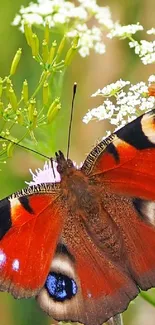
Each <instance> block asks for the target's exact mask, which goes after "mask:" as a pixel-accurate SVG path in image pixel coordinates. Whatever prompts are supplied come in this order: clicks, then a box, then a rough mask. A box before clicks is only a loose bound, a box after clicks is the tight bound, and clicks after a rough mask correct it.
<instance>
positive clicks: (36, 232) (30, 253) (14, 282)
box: [0, 184, 63, 298]
mask: <svg viewBox="0 0 155 325" xmlns="http://www.w3.org/2000/svg"><path fill="white" fill-rule="evenodd" d="M56 189H57V191H56ZM45 192H46V194H44V193H45ZM59 194H60V193H59V189H58V188H56V186H55V185H52V184H50V186H49V185H47V186H46V185H45V184H44V185H43V186H37V187H34V188H28V189H27V190H25V191H22V192H19V193H17V194H15V195H13V196H12V197H8V198H7V199H4V201H3V200H2V201H1V206H0V214H1V216H2V215H5V219H6V220H9V223H10V228H9V229H7V232H6V233H2V238H1V241H0V289H1V290H5V291H9V292H11V293H12V294H13V295H14V296H15V297H18V298H21V297H28V296H32V295H36V293H37V292H38V291H39V290H40V288H41V287H42V286H43V285H44V283H45V280H46V276H47V274H48V271H49V267H50V263H51V259H52V256H53V255H54V252H55V248H56V245H57V241H58V237H59V234H60V231H61V228H62V224H63V220H62V214H63V213H62V207H61V204H60V202H59ZM1 228H2V231H1V232H3V224H1V225H0V229H1Z"/></svg>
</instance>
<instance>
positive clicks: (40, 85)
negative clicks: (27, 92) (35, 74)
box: [30, 71, 50, 99]
mask: <svg viewBox="0 0 155 325" xmlns="http://www.w3.org/2000/svg"><path fill="white" fill-rule="evenodd" d="M49 75H50V72H49V71H45V72H44V75H43V76H42V79H41V81H40V82H39V85H38V87H37V88H36V90H35V91H34V93H33V94H32V96H31V98H30V99H33V98H34V97H35V96H36V94H37V93H38V91H39V90H40V88H41V87H42V86H43V84H44V82H45V80H46V79H47V77H48V76H49Z"/></svg>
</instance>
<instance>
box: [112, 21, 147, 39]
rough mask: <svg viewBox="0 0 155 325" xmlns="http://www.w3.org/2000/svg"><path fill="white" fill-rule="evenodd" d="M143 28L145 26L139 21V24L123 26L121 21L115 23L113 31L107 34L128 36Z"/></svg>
mask: <svg viewBox="0 0 155 325" xmlns="http://www.w3.org/2000/svg"><path fill="white" fill-rule="evenodd" d="M140 30H143V26H142V25H140V24H139V23H137V24H131V25H126V26H121V25H120V24H119V23H116V24H114V26H113V28H112V30H111V32H110V33H109V34H108V35H107V37H109V38H114V37H118V38H121V39H122V38H123V39H124V38H127V37H130V36H131V35H133V34H135V33H136V32H138V31H140Z"/></svg>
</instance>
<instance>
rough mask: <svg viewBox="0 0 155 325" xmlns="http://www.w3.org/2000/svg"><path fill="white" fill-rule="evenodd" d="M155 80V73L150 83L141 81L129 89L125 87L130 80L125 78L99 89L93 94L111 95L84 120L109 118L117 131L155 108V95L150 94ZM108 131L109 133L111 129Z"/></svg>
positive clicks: (85, 121)
mask: <svg viewBox="0 0 155 325" xmlns="http://www.w3.org/2000/svg"><path fill="white" fill-rule="evenodd" d="M154 80H155V75H152V76H150V77H149V79H148V84H146V83H145V82H142V81H141V82H139V83H138V84H136V85H130V87H129V88H128V90H127V91H125V90H124V89H123V88H124V87H125V86H127V85H129V84H130V82H129V81H123V80H118V81H117V82H115V83H112V84H110V85H108V86H106V87H104V88H103V89H98V90H97V91H96V92H95V93H94V94H93V95H92V96H97V95H102V96H103V97H110V99H109V98H108V99H107V98H106V99H105V100H104V102H103V104H101V105H100V106H99V107H95V108H93V109H92V110H90V111H88V112H87V114H86V115H85V116H84V118H83V122H84V123H88V122H90V121H91V120H94V119H96V120H104V119H109V122H110V123H111V125H114V126H115V128H114V129H113V131H116V130H117V129H119V128H121V127H122V126H124V125H125V124H127V123H128V122H131V121H132V120H134V119H135V118H136V117H137V116H139V115H140V114H142V113H144V112H147V111H148V110H150V109H153V108H154V106H155V97H154V96H150V95H149V91H148V86H150V83H151V82H154ZM107 132H108V134H109V132H110V130H107Z"/></svg>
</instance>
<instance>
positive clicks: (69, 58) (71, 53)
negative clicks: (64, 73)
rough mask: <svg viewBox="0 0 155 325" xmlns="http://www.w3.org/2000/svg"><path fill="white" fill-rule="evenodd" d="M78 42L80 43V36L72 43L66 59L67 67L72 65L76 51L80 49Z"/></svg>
mask: <svg viewBox="0 0 155 325" xmlns="http://www.w3.org/2000/svg"><path fill="white" fill-rule="evenodd" d="M78 41H79V36H78V35H77V36H76V37H74V39H73V42H72V46H71V48H70V49H69V50H68V52H67V54H66V57H65V65H66V66H67V65H70V63H71V61H72V59H73V57H74V55H75V53H76V51H77V48H78Z"/></svg>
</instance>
